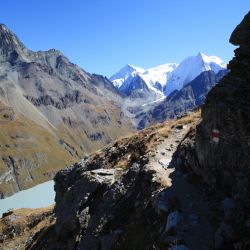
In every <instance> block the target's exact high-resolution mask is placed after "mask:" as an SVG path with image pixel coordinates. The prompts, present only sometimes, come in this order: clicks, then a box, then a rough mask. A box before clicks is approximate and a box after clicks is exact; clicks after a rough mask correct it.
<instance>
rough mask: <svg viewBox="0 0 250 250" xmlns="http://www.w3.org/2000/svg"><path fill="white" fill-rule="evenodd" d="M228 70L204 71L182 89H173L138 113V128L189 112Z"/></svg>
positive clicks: (202, 100)
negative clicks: (163, 97)
mask: <svg viewBox="0 0 250 250" xmlns="http://www.w3.org/2000/svg"><path fill="white" fill-rule="evenodd" d="M226 73H227V71H226V70H224V71H219V72H218V73H217V74H215V73H214V71H204V72H202V73H201V74H200V75H199V76H198V77H196V78H195V79H194V80H193V81H191V82H190V83H188V84H186V85H185V86H184V87H183V88H182V89H181V90H179V91H178V90H175V91H173V92H172V93H171V94H170V95H169V96H168V97H167V98H165V99H164V100H162V101H160V102H157V103H153V104H151V106H150V107H149V109H148V110H146V111H143V112H141V113H138V114H137V117H136V119H137V120H138V128H139V129H142V128H145V127H147V126H148V125H151V124H154V123H157V122H163V121H165V120H166V119H173V118H174V117H176V116H178V115H181V114H183V113H185V112H188V111H190V110H192V109H194V108H196V107H199V106H200V105H202V104H203V103H204V101H205V99H206V96H207V94H208V92H209V91H210V90H211V89H212V87H213V86H215V84H216V83H218V82H219V80H220V79H221V78H222V77H223V76H224V75H226Z"/></svg>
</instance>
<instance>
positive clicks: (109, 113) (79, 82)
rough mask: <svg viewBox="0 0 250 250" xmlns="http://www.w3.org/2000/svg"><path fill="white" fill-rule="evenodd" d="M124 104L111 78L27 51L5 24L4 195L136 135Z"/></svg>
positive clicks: (1, 61)
mask: <svg viewBox="0 0 250 250" xmlns="http://www.w3.org/2000/svg"><path fill="white" fill-rule="evenodd" d="M122 104H123V97H122V96H121V95H120V94H119V93H118V91H117V89H115V88H114V86H113V84H112V83H111V82H110V81H109V80H108V79H107V78H105V77H103V76H100V75H95V74H90V73H88V72H86V71H84V70H83V69H81V68H80V67H78V66H77V65H75V64H73V63H71V62H70V60H69V59H68V58H67V57H65V56H64V55H63V53H61V52H60V51H58V50H55V49H50V50H48V51H37V52H35V51H31V50H28V49H27V48H26V47H25V46H24V45H23V43H22V42H21V41H20V40H19V39H18V38H17V36H16V35H15V34H14V33H13V32H11V31H10V30H9V29H8V28H7V27H6V26H5V25H0V123H1V133H0V198H3V197H6V196H8V195H11V194H13V193H15V192H17V191H20V190H22V189H26V188H29V187H31V186H33V185H36V184H38V183H41V182H44V181H46V180H49V179H52V178H53V176H54V174H55V173H56V171H58V170H59V168H60V169H61V168H63V167H65V166H66V165H67V164H70V163H72V162H75V161H76V160H78V159H80V158H82V157H84V156H85V155H86V154H88V153H91V152H92V151H95V150H97V149H99V148H101V147H103V146H104V145H106V144H107V143H109V142H111V141H112V140H114V139H117V138H118V137H119V136H121V135H122V134H123V135H125V134H127V133H128V132H130V131H131V130H133V128H132V124H131V123H130V120H128V119H127V118H126V116H125V114H124V113H123V111H122Z"/></svg>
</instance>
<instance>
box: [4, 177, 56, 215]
mask: <svg viewBox="0 0 250 250" xmlns="http://www.w3.org/2000/svg"><path fill="white" fill-rule="evenodd" d="M54 200H55V191H54V181H48V182H44V183H42V184H39V185H37V186H35V187H32V188H30V189H27V190H24V191H21V192H18V193H16V194H14V195H12V196H10V197H8V198H6V199H0V217H1V216H2V214H3V213H4V212H6V211H7V210H8V209H12V208H14V209H17V208H39V207H46V206H49V205H52V204H53V203H55V201H54Z"/></svg>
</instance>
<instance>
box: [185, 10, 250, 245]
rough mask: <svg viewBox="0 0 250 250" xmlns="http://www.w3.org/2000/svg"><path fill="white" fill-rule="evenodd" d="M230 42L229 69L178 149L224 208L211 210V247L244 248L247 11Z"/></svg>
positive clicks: (249, 129) (248, 202)
mask: <svg viewBox="0 0 250 250" xmlns="http://www.w3.org/2000/svg"><path fill="white" fill-rule="evenodd" d="M230 42H231V43H232V44H234V45H237V46H239V47H238V48H237V49H236V50H235V57H234V58H233V59H232V60H231V61H230V63H229V69H230V72H229V74H228V75H227V76H226V77H224V78H223V79H222V80H221V81H220V83H219V84H218V85H216V87H215V88H213V89H212V91H211V92H210V93H209V94H208V97H207V100H206V103H205V105H204V107H203V109H202V122H201V123H200V124H199V126H197V132H196V134H193V136H192V137H190V138H187V141H186V142H185V143H184V145H183V149H182V151H183V159H184V164H185V165H186V166H187V167H188V168H189V169H191V170H192V171H194V172H195V173H196V174H198V175H200V176H201V177H202V178H203V180H204V181H205V182H206V183H207V184H208V185H209V187H210V189H211V190H212V191H213V192H214V193H215V194H216V198H217V199H218V201H219V202H221V206H220V207H224V211H223V209H222V213H217V218H216V224H215V226H216V229H217V231H216V233H215V248H216V249H236V248H238V249H249V247H250V242H249V230H250V225H249V221H250V219H249V209H250V199H249V192H250V186H249V183H250V178H249V176H250V171H249V156H250V147H249V145H250V125H249V121H250V84H249V83H250V70H249V69H250V12H249V13H248V14H247V15H246V16H245V17H244V19H243V21H242V22H241V23H240V24H239V25H238V26H237V27H236V29H235V30H234V32H233V33H232V35H231V38H230ZM222 204H223V206H222ZM233 246H234V247H235V248H233Z"/></svg>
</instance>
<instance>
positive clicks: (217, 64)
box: [110, 52, 226, 98]
mask: <svg viewBox="0 0 250 250" xmlns="http://www.w3.org/2000/svg"><path fill="white" fill-rule="evenodd" d="M223 69H226V64H225V63H224V62H223V60H222V59H220V58H219V57H216V56H207V55H205V54H203V53H201V52H199V53H198V54H197V55H196V56H190V57H187V58H186V59H185V60H183V61H182V62H181V63H180V64H177V63H167V64H163V65H159V66H157V67H153V68H150V69H147V70H146V69H143V68H140V67H136V66H132V65H126V66H125V67H123V68H122V69H121V70H120V71H119V72H117V73H116V74H114V75H113V76H111V78H110V80H111V81H112V82H113V84H114V86H115V87H117V88H118V89H119V88H121V89H123V90H124V89H125V87H128V88H130V86H129V84H128V81H127V79H129V78H130V79H131V81H132V78H133V77H135V76H137V75H139V76H140V77H141V78H142V79H143V80H144V81H145V83H146V84H147V86H148V88H149V89H150V90H151V92H154V93H157V94H158V98H160V97H163V96H168V95H169V94H170V93H171V92H172V91H174V90H180V89H181V88H182V87H183V86H184V85H186V84H187V83H189V82H191V81H192V80H193V79H194V78H196V77H197V76H198V75H200V74H201V73H202V72H204V71H211V70H212V71H214V73H216V74H217V73H218V72H219V71H220V70H223ZM125 81H126V86H123V84H124V82H125ZM133 84H134V81H133Z"/></svg>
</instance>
